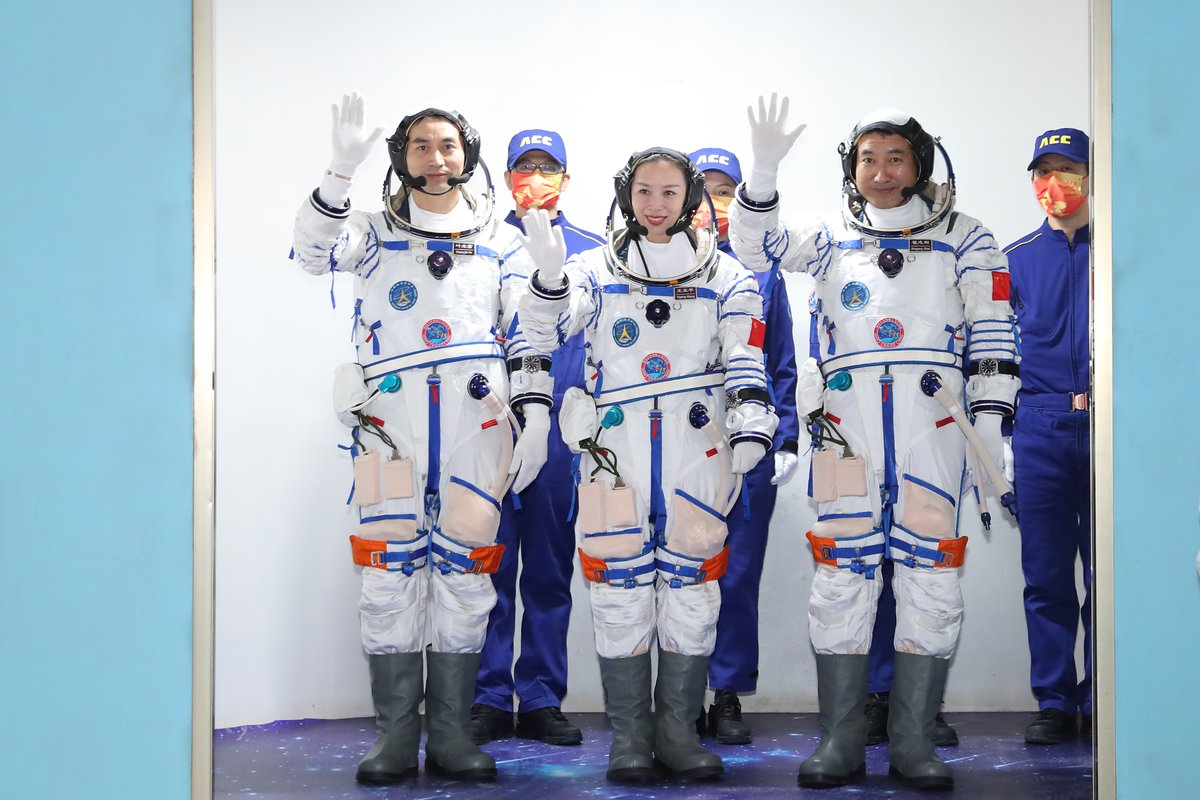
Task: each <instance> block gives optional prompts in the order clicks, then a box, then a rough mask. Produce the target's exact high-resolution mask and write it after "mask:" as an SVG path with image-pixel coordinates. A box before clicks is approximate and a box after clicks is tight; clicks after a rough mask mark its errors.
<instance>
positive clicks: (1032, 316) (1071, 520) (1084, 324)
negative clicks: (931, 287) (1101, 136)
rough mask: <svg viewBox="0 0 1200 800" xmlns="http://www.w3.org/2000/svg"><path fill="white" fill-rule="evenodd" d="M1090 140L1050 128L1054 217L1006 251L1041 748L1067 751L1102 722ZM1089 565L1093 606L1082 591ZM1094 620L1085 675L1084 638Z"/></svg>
mask: <svg viewBox="0 0 1200 800" xmlns="http://www.w3.org/2000/svg"><path fill="white" fill-rule="evenodd" d="M1088 144H1089V143H1088V137H1087V134H1086V133H1084V132H1083V131H1081V130H1078V129H1076V128H1059V129H1057V130H1050V131H1046V132H1045V133H1043V134H1042V135H1040V136H1038V137H1037V138H1036V139H1035V140H1034V147H1033V158H1032V159H1030V161H1029V166H1028V167H1026V169H1028V170H1029V173H1030V174H1029V177H1030V180H1031V182H1032V184H1033V191H1034V194H1035V196H1036V197H1037V200H1038V203H1039V204H1040V205H1041V208H1042V211H1043V212H1044V213H1045V215H1046V218H1045V220H1043V222H1042V225H1041V227H1039V228H1038V229H1037V230H1036V231H1034V232H1033V233H1030V234H1028V235H1026V236H1023V237H1021V238H1020V239H1018V240H1017V241H1016V242H1014V243H1013V244H1010V245H1009V246H1008V247H1007V248H1005V251H1004V252H1005V253H1006V254H1007V256H1008V263H1009V268H1010V269H1011V270H1012V283H1013V306H1014V307H1015V308H1016V312H1017V322H1018V323H1019V324H1020V326H1021V370H1022V372H1023V373H1024V376H1023V378H1022V383H1021V391H1020V393H1018V394H1017V415H1016V418H1015V420H1014V424H1013V437H1012V444H1013V456H1014V458H1013V467H1014V470H1015V479H1016V481H1015V482H1016V487H1017V507H1018V510H1019V511H1020V514H1021V569H1022V571H1023V572H1024V573H1025V624H1026V628H1027V630H1028V633H1029V662H1030V666H1029V675H1030V684H1031V686H1032V688H1033V694H1034V696H1035V697H1036V698H1037V702H1038V715H1037V717H1036V718H1035V719H1034V720H1033V721H1032V722H1030V723H1029V726H1028V727H1027V728H1026V729H1025V741H1026V742H1029V743H1030V744H1058V743H1059V742H1064V741H1067V740H1069V739H1074V738H1075V737H1076V736H1078V735H1079V732H1080V730H1081V728H1082V731H1083V733H1084V734H1085V735H1086V734H1089V733H1091V727H1092V614H1091V606H1092V569H1091V566H1092V565H1091V560H1092V549H1091V548H1092V529H1091V518H1092V509H1091V470H1092V466H1091V464H1092V462H1091V428H1090V424H1091V423H1090V420H1089V410H1088V389H1089V387H1090V385H1091V374H1090V372H1089V365H1090V364H1091V346H1090V342H1089V339H1088V336H1089V330H1090V329H1089V320H1088V287H1089V286H1090V281H1091V273H1090V271H1089V269H1090V265H1089V260H1088V258H1089V255H1090V251H1091V229H1090V228H1089V226H1088V222H1089V211H1088V188H1089V181H1088V164H1089V149H1088ZM1077 560H1078V561H1080V562H1082V564H1083V601H1082V603H1081V602H1080V598H1079V594H1078V590H1077V589H1076V587H1075V564H1076V561H1077ZM1080 621H1082V622H1083V637H1084V639H1083V653H1084V657H1083V668H1084V672H1083V676H1082V677H1080V676H1079V675H1078V673H1077V671H1076V668H1075V641H1076V637H1077V634H1078V630H1079V623H1080Z"/></svg>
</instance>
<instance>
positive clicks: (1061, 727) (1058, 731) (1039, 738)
mask: <svg viewBox="0 0 1200 800" xmlns="http://www.w3.org/2000/svg"><path fill="white" fill-rule="evenodd" d="M1078 735H1079V728H1078V727H1077V726H1076V724H1075V715H1074V714H1068V713H1066V712H1065V711H1059V710H1058V709H1057V708H1044V709H1042V710H1041V711H1040V712H1038V715H1037V718H1036V719H1034V721H1033V722H1031V723H1029V727H1028V728H1026V729H1025V741H1026V742H1028V743H1029V744H1059V743H1060V742H1065V741H1067V740H1068V739H1074V738H1075V737H1077V736H1078Z"/></svg>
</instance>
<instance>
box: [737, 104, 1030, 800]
mask: <svg viewBox="0 0 1200 800" xmlns="http://www.w3.org/2000/svg"><path fill="white" fill-rule="evenodd" d="M787 107H788V101H787V99H786V98H784V99H783V101H782V103H779V104H777V102H776V98H775V97H774V96H772V98H771V102H770V106H769V108H768V107H767V104H766V103H765V102H764V100H763V98H759V101H758V111H757V114H756V113H755V111H754V109H753V108H751V109H750V110H749V117H750V128H751V137H752V144H753V150H754V166H753V168H752V171H751V173H750V177H749V179H748V180H747V181H746V183H744V184H743V185H742V186H741V187H739V189H738V196H737V201H736V202H735V204H734V207H733V209H732V210H731V214H730V216H731V219H732V221H731V228H732V238H733V243H734V250H735V252H737V254H738V256H739V257H740V258H741V259H742V260H743V262H745V263H747V264H749V265H750V266H751V267H752V268H755V269H762V268H766V267H768V266H770V265H773V264H778V265H779V266H780V267H782V268H783V269H787V270H804V271H807V272H809V273H811V274H812V275H813V276H814V277H815V279H816V287H817V288H816V293H817V297H818V298H819V300H818V309H817V313H818V314H819V315H820V317H821V326H822V328H823V331H822V333H821V341H820V345H821V354H822V365H821V367H822V371H823V372H824V375H825V380H826V390H825V393H824V398H823V399H824V415H823V417H822V418H821V423H820V425H819V426H818V429H819V430H820V432H821V433H820V436H819V437H815V438H817V439H818V443H819V444H821V445H824V444H833V445H835V446H834V447H821V448H820V449H817V450H815V451H814V453H813V466H812V476H811V477H812V494H813V496H814V498H815V499H816V500H818V515H817V522H816V524H815V525H814V527H813V530H812V531H811V532H809V534H808V536H809V540H810V541H811V543H812V547H813V557H814V559H815V560H816V561H817V571H816V575H815V577H814V579H813V585H812V596H811V599H810V604H809V614H808V621H809V633H810V637H811V640H812V644H813V649H814V650H815V651H816V660H817V692H818V700H819V703H820V721H821V728H822V738H821V744H820V746H819V747H818V748H817V751H816V752H815V753H814V754H813V756H812V757H810V758H809V759H807V760H806V761H805V762H803V763H802V764H801V766H800V773H799V782H800V783H801V784H802V785H815V786H821V785H839V784H842V783H846V782H848V781H851V780H855V779H857V778H859V777H861V776H862V774H863V772H864V755H865V749H866V748H865V745H866V729H867V728H866V725H867V720H866V717H865V715H864V706H865V701H866V694H867V669H868V655H867V651H868V648H869V646H870V642H871V629H872V625H873V623H874V616H875V609H876V604H877V601H878V598H879V592H880V588H881V587H880V583H881V581H880V580H878V579H877V577H876V572H877V570H878V568H879V565H880V563H881V561H882V559H884V558H890V559H891V560H892V561H893V562H894V563H895V576H894V578H893V583H892V588H893V590H894V592H895V596H896V606H897V607H896V617H897V620H896V634H895V642H894V643H895V648H896V660H895V678H894V682H893V687H892V693H891V708H890V714H889V719H888V734H889V739H890V746H889V755H890V760H891V767H892V770H893V771H895V772H898V773H899V775H900V777H901V778H902V779H903V780H904V782H905V783H909V784H912V785H916V786H920V787H925V788H946V787H951V786H953V783H954V778H953V774H952V773H951V771H950V768H949V767H948V766H947V765H946V764H945V763H944V762H943V761H942V760H941V759H940V758H938V757H937V755H936V754H935V753H934V751H933V745H932V742H931V737H932V733H933V724H934V717H935V715H936V714H937V711H938V707H939V704H940V702H941V698H942V691H943V688H944V686H945V680H946V670H947V667H948V666H949V659H950V657H951V656H952V655H953V654H954V648H955V645H956V643H957V641H958V635H959V629H960V627H961V621H962V592H961V590H960V588H959V583H958V572H957V569H958V567H959V566H960V565H961V564H962V563H963V557H964V554H965V545H966V539H965V537H959V536H958V513H957V510H956V505H957V501H958V499H959V498H960V496H961V492H960V486H961V481H962V473H963V466H964V459H965V457H966V438H965V436H964V434H967V433H971V429H970V427H969V426H967V428H966V429H962V430H960V429H959V428H957V427H956V426H955V424H954V422H955V420H954V417H953V415H952V413H951V412H952V410H956V411H958V412H959V416H960V419H961V420H962V424H964V425H965V424H966V417H965V416H963V415H962V413H961V408H959V407H958V405H957V404H958V403H959V402H960V401H959V400H958V398H961V397H962V396H963V392H964V388H965V390H966V397H967V399H968V400H969V406H970V409H971V411H972V412H973V414H974V415H975V428H974V433H972V436H974V437H975V438H977V439H979V440H981V442H982V444H986V451H987V452H986V456H985V455H984V454H979V455H978V456H977V457H978V458H979V459H980V460H979V461H978V463H979V464H984V462H983V461H982V459H983V458H984V457H986V458H987V459H989V460H990V461H992V462H993V464H994V465H999V464H1000V463H1002V453H1003V442H1002V438H1001V434H1000V423H1001V420H1002V419H1003V418H1004V417H1006V416H1010V415H1011V414H1012V411H1013V400H1014V397H1015V395H1016V391H1017V388H1018V386H1019V380H1018V377H1017V373H1018V366H1017V344H1016V330H1015V326H1014V323H1013V318H1012V309H1011V306H1010V304H1009V278H1008V269H1007V266H1006V263H1005V260H1004V256H1003V255H1002V254H1001V253H1000V251H999V248H998V247H997V246H996V242H995V240H994V239H993V237H992V234H991V232H990V231H988V230H987V229H986V228H984V227H983V226H982V225H981V224H980V223H979V222H978V221H977V220H974V219H972V218H971V217H968V216H966V215H965V214H960V213H958V212H956V211H954V210H953V200H954V193H953V175H952V174H950V175H949V176H948V180H947V183H945V184H941V185H934V184H933V183H932V182H931V181H930V178H931V176H932V173H933V169H934V158H935V151H936V150H938V149H939V148H940V144H939V143H938V142H937V141H936V140H935V139H934V138H933V137H932V136H930V135H929V134H928V133H926V132H925V131H924V130H923V129H922V127H921V126H920V125H919V124H918V123H917V121H916V120H915V119H914V118H912V117H911V116H909V115H908V114H905V113H903V112H900V111H896V110H894V109H881V110H879V111H875V112H872V113H870V114H867V115H866V116H865V117H863V119H862V120H860V121H859V122H858V123H857V124H856V125H855V126H854V128H853V129H852V131H851V132H850V135H849V136H848V137H847V138H846V140H845V142H843V143H842V145H841V146H840V148H839V152H840V153H841V157H842V168H843V174H844V180H843V187H842V190H843V195H844V205H843V214H842V217H843V223H844V227H834V226H829V225H825V224H823V223H817V224H814V225H812V226H811V227H809V228H806V229H793V228H788V227H785V226H784V225H782V224H781V223H780V221H779V195H778V193H777V192H776V191H775V181H776V172H777V170H778V167H779V163H780V161H782V159H783V157H784V156H785V155H786V154H787V152H788V151H789V150H790V149H791V147H792V145H793V143H794V142H795V140H796V138H797V137H798V136H799V134H800V132H801V131H802V130H803V128H804V126H803V125H801V126H799V127H798V128H796V129H795V130H792V131H786V130H785V123H786V119H787ZM943 158H945V154H944V152H943ZM946 162H947V167H948V165H949V161H948V159H946ZM964 363H965V365H966V370H965V372H966V373H968V374H969V376H970V378H969V382H968V385H967V386H966V387H964V382H965V378H964V369H963V368H964ZM939 387H940V388H941V389H942V390H943V391H942V392H941V393H940V394H939V395H938V396H939V397H944V398H946V400H945V403H943V402H942V401H940V400H938V399H934V397H933V396H932V395H933V393H934V391H935V389H937V388H939ZM946 392H948V393H949V394H946ZM979 449H980V450H982V449H985V448H983V447H982V446H981V447H980V448H979ZM995 469H996V470H997V474H998V466H996V467H995ZM982 471H983V470H982V469H976V470H975V472H976V473H980V472H982Z"/></svg>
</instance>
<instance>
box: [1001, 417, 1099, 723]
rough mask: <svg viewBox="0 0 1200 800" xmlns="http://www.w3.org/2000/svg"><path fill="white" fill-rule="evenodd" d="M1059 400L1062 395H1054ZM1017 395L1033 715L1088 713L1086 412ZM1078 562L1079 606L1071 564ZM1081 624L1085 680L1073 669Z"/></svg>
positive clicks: (1088, 459)
mask: <svg viewBox="0 0 1200 800" xmlns="http://www.w3.org/2000/svg"><path fill="white" fill-rule="evenodd" d="M1059 397H1061V396H1059ZM1037 398H1038V396H1036V395H1035V396H1033V397H1031V398H1026V396H1024V395H1022V397H1021V398H1020V400H1019V401H1018V405H1017V415H1016V421H1015V425H1014V427H1013V456H1014V460H1015V466H1016V482H1015V483H1016V485H1015V487H1014V488H1015V489H1016V492H1017V510H1018V513H1019V516H1020V525H1021V568H1022V570H1023V571H1024V573H1025V624H1026V627H1027V629H1028V632H1029V658H1030V675H1029V677H1030V686H1031V687H1032V688H1033V694H1034V697H1036V698H1037V701H1038V708H1039V709H1042V710H1044V709H1047V708H1057V709H1058V710H1060V711H1064V712H1066V713H1068V714H1075V713H1076V711H1077V710H1078V711H1080V712H1082V713H1083V714H1089V715H1090V714H1091V713H1092V694H1091V692H1092V646H1091V645H1092V613H1091V612H1092V575H1091V566H1092V564H1091V547H1092V545H1091V514H1092V510H1091V439H1090V431H1089V420H1088V416H1089V415H1088V414H1087V413H1086V412H1080V411H1074V412H1073V411H1060V410H1050V409H1047V408H1041V407H1037V406H1038V405H1039V403H1038V402H1037ZM1076 557H1079V558H1080V559H1082V561H1083V580H1084V586H1085V587H1086V588H1085V593H1084V599H1083V603H1082V604H1081V603H1080V602H1079V596H1078V593H1077V591H1076V588H1075V559H1076ZM1080 619H1082V620H1083V633H1084V654H1085V655H1084V676H1083V678H1082V680H1081V679H1079V677H1078V675H1077V673H1076V669H1075V641H1076V635H1077V631H1078V629H1079V621H1080Z"/></svg>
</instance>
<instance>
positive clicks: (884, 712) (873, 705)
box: [867, 692, 888, 744]
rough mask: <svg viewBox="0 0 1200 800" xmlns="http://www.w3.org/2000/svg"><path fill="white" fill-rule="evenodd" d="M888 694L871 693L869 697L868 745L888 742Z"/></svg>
mask: <svg viewBox="0 0 1200 800" xmlns="http://www.w3.org/2000/svg"><path fill="white" fill-rule="evenodd" d="M887 721H888V692H871V693H870V694H869V695H867V744H879V743H880V742H886V741H887V740H888V732H887Z"/></svg>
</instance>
